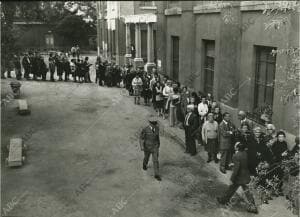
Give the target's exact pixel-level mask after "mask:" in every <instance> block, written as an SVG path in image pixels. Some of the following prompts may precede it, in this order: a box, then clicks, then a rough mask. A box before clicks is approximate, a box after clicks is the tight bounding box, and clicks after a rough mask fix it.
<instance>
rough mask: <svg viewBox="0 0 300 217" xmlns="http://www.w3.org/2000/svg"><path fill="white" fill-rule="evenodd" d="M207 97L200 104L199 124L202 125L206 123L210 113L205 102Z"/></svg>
mask: <svg viewBox="0 0 300 217" xmlns="http://www.w3.org/2000/svg"><path fill="white" fill-rule="evenodd" d="M205 100H206V99H205V97H202V101H201V102H200V103H199V104H198V113H199V116H200V119H199V124H200V125H202V124H203V123H204V122H205V121H206V115H207V113H208V106H207V104H206V102H205Z"/></svg>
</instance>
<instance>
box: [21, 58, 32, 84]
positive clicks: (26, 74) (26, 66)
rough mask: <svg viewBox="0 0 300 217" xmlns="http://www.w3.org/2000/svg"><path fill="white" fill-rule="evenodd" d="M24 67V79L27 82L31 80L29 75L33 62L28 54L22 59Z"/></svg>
mask: <svg viewBox="0 0 300 217" xmlns="http://www.w3.org/2000/svg"><path fill="white" fill-rule="evenodd" d="M22 65H23V68H24V78H25V79H26V80H28V79H29V74H30V69H31V62H30V59H29V57H28V54H27V53H26V54H25V56H24V57H23V59H22Z"/></svg>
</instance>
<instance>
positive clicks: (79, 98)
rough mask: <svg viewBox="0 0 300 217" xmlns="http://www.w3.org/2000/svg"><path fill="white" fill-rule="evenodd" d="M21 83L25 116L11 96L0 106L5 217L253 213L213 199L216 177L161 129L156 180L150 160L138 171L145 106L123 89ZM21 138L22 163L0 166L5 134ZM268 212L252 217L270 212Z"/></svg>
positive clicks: (218, 186) (188, 216)
mask: <svg viewBox="0 0 300 217" xmlns="http://www.w3.org/2000/svg"><path fill="white" fill-rule="evenodd" d="M10 81H11V80H10V79H6V80H2V83H1V85H2V97H3V96H5V94H7V93H8V92H9V91H10V89H9V88H10V87H9V86H8V84H9V82H10ZM21 83H22V87H21V92H22V97H21V98H24V99H27V101H28V103H29V105H30V109H31V115H29V116H19V115H17V113H16V106H17V102H16V100H11V101H10V102H9V103H8V104H7V106H6V107H5V108H3V109H2V128H1V133H2V141H1V147H2V164H1V165H2V166H1V167H2V168H1V169H2V202H1V203H2V214H3V208H5V207H6V206H7V204H13V206H12V207H11V209H10V210H9V212H8V211H6V216H23V217H109V216H120V217H180V216H181V217H196V216H197V217H201V216H203V217H204V216H211V217H213V216H215V217H221V216H224V217H225V216H240V217H243V216H245V217H246V216H254V215H252V214H248V213H246V212H245V205H244V204H243V202H241V200H240V199H238V198H237V197H236V198H235V202H236V204H235V205H234V207H232V208H227V209H226V208H225V207H224V206H220V205H218V204H217V203H216V200H215V197H216V195H218V194H219V193H221V192H223V191H224V189H225V187H226V185H225V184H224V181H222V180H221V178H220V175H219V174H217V172H216V170H215V169H214V168H212V167H210V166H207V164H206V163H205V161H204V160H203V159H201V157H200V156H199V155H197V156H196V157H191V156H189V155H186V154H184V153H183V148H182V144H180V141H179V140H178V139H176V138H174V137H172V136H170V135H171V134H170V133H171V132H172V131H171V130H170V129H169V128H168V127H164V129H163V131H164V133H162V136H161V149H160V156H159V159H160V169H161V174H162V181H161V182H158V181H156V180H155V179H154V178H153V167H152V161H150V164H149V169H148V170H147V171H146V172H145V171H143V170H142V159H143V154H142V152H141V151H140V149H139V145H138V140H137V135H138V132H139V131H140V129H141V127H143V126H144V125H145V124H147V116H149V115H150V114H151V113H153V111H152V108H150V107H145V106H143V105H141V106H137V105H134V104H133V101H132V99H131V98H130V97H128V96H126V94H125V93H126V92H125V91H123V89H120V88H107V87H99V86H97V85H96V84H85V83H83V84H78V83H73V82H68V83H65V82H55V83H51V82H34V81H21ZM162 124H166V122H162ZM162 126H163V125H162ZM24 135H26V139H25V140H26V141H25V142H26V144H27V145H28V146H29V150H28V151H27V163H26V164H25V165H24V166H23V167H21V168H17V169H13V168H8V167H5V166H4V159H5V158H6V156H7V151H6V150H5V146H6V145H7V144H8V143H9V138H11V137H13V136H23V137H24ZM212 164H213V163H212ZM11 202H13V203H11ZM275 211H276V209H275V210H273V211H272V209H271V210H268V212H266V211H262V212H261V214H260V215H256V216H269V217H270V216H271V215H272V214H274V216H272V217H275V216H276V215H277V213H276V212H275ZM266 213H268V215H266ZM284 213H286V212H284ZM280 216H282V215H280Z"/></svg>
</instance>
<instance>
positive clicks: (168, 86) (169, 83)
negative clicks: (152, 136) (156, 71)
mask: <svg viewBox="0 0 300 217" xmlns="http://www.w3.org/2000/svg"><path fill="white" fill-rule="evenodd" d="M172 94H173V87H172V81H171V80H167V83H166V85H165V87H164V88H163V97H164V114H165V115H166V114H167V113H168V111H169V107H170V101H169V96H170V95H172ZM164 118H166V117H165V116H164Z"/></svg>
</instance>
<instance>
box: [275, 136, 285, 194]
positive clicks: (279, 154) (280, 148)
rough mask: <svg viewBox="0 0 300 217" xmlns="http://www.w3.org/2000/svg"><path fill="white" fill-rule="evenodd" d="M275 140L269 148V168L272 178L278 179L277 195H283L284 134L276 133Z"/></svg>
mask: <svg viewBox="0 0 300 217" xmlns="http://www.w3.org/2000/svg"><path fill="white" fill-rule="evenodd" d="M276 137H277V140H276V141H275V142H274V143H273V145H272V146H271V150H272V154H273V164H272V166H271V169H272V170H273V176H276V177H278V179H279V181H280V182H279V184H278V186H277V190H278V193H279V195H283V193H282V184H283V182H282V181H283V180H282V179H283V176H284V171H283V169H282V168H281V164H282V160H283V159H284V157H286V156H287V154H288V148H287V147H288V146H287V143H286V141H285V138H286V136H285V133H284V132H283V131H278V133H277V135H276Z"/></svg>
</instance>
